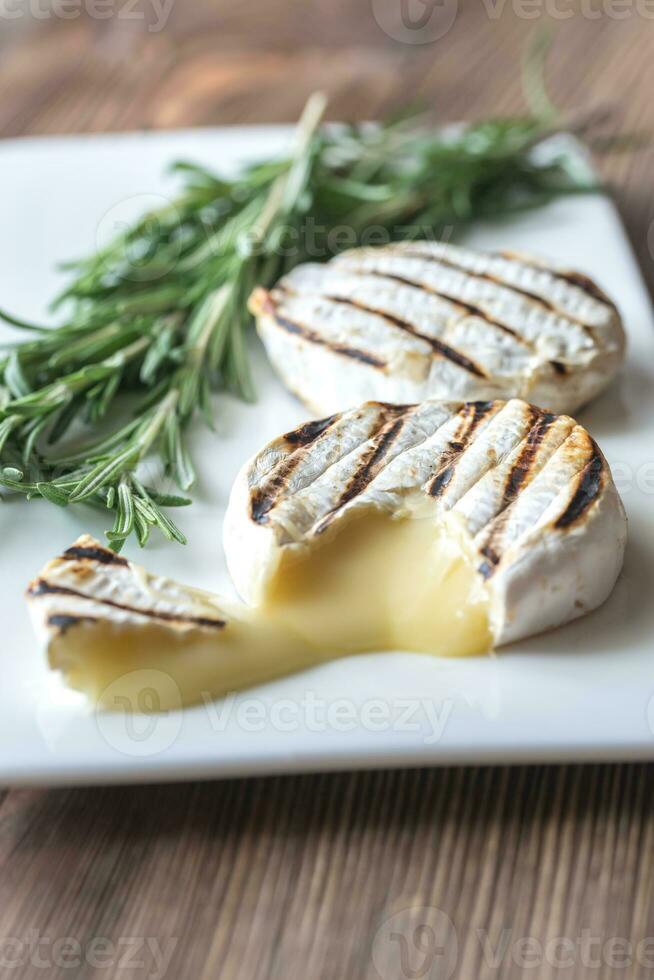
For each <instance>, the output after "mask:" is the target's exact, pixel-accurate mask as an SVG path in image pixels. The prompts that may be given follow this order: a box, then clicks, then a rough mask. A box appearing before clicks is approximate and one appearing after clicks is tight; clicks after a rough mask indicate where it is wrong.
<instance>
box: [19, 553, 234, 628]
mask: <svg viewBox="0 0 654 980" xmlns="http://www.w3.org/2000/svg"><path fill="white" fill-rule="evenodd" d="M27 598H28V602H29V605H30V609H31V611H32V614H33V617H32V618H33V621H34V625H35V626H36V628H37V630H38V632H39V633H40V634H41V636H42V639H44V640H45V641H46V642H47V643H49V642H50V641H51V640H52V639H53V638H56V637H58V636H62V635H63V634H65V633H66V631H67V630H69V629H72V628H73V627H76V626H79V625H84V624H87V625H91V624H93V623H97V622H103V621H105V620H106V619H107V618H110V619H111V620H112V622H113V623H115V624H116V625H118V626H147V625H160V626H165V627H166V629H168V630H170V631H172V632H174V633H177V634H180V635H183V634H184V633H187V632H189V631H191V630H201V631H208V632H211V633H215V632H216V631H217V630H222V629H224V627H225V626H226V625H227V620H226V618H225V616H224V615H223V614H222V612H221V611H220V610H219V609H218V608H217V606H216V605H215V600H214V598H213V597H212V596H210V595H209V594H207V593H203V592H200V591H198V590H196V589H190V588H188V587H186V586H182V585H179V584H178V583H176V582H173V581H171V580H170V579H167V578H163V577H161V576H156V575H150V574H148V573H147V572H145V571H144V570H143V569H141V568H140V567H139V566H138V565H133V564H132V563H131V562H129V561H127V559H126V558H122V557H121V556H120V555H118V554H116V553H115V552H114V551H110V550H109V549H108V548H104V547H103V546H102V545H101V544H99V543H98V542H97V541H96V540H95V539H94V538H92V537H90V535H88V534H85V535H82V536H81V537H80V538H78V539H77V541H75V543H74V544H73V545H72V546H71V547H70V548H67V549H66V551H64V553H63V554H62V555H60V556H59V557H58V558H54V559H53V560H52V561H50V562H48V564H47V565H46V566H45V567H44V568H43V570H42V571H41V573H40V575H39V576H38V577H37V578H36V579H34V581H33V582H31V583H30V585H29V587H28V589H27Z"/></svg>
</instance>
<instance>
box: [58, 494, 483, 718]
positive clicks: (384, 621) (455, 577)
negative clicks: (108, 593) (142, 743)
mask: <svg viewBox="0 0 654 980" xmlns="http://www.w3.org/2000/svg"><path fill="white" fill-rule="evenodd" d="M189 596H192V593H189ZM489 605H490V602H489V598H488V596H487V594H486V590H485V588H484V585H483V582H482V580H481V578H480V576H479V575H478V574H477V572H476V570H475V567H474V565H473V562H472V560H471V559H470V558H469V557H468V555H467V551H466V546H465V541H464V540H463V538H462V536H461V535H459V534H457V533H456V525H451V526H449V527H448V528H447V529H446V527H445V526H444V525H436V524H435V523H434V520H433V516H432V517H431V519H430V518H425V517H416V516H411V517H410V518H409V517H407V516H406V515H405V517H404V518H401V517H395V518H393V517H391V516H390V515H388V514H385V513H382V512H381V511H378V510H375V509H370V508H368V509H365V510H362V511H359V512H358V513H355V514H354V516H352V515H350V516H349V517H348V518H347V519H345V520H342V521H340V522H338V524H336V525H335V526H334V527H333V528H330V529H328V530H327V531H325V533H324V534H322V535H318V536H317V537H314V538H313V539H312V543H311V545H309V546H307V545H301V546H298V548H297V549H286V551H285V553H284V555H283V557H282V558H281V559H280V563H279V565H278V567H277V569H276V571H275V573H274V574H273V575H272V577H271V579H270V581H269V584H268V586H267V589H266V592H265V595H264V598H263V601H262V604H261V605H260V607H259V608H257V609H254V610H246V609H243V610H239V611H238V615H237V616H236V617H235V618H234V617H231V618H229V620H228V622H227V623H226V625H225V626H224V627H222V628H220V629H212V630H207V629H201V628H189V629H186V630H183V631H180V630H173V629H171V628H170V626H168V625H167V624H166V623H162V622H152V623H139V624H136V623H134V622H114V621H112V619H111V617H110V616H107V617H106V618H103V619H96V620H94V621H92V622H83V621H80V622H79V623H78V624H77V625H76V626H75V627H74V628H71V629H67V630H64V631H63V632H62V633H60V634H59V635H58V636H57V637H55V638H53V640H52V641H51V644H50V650H49V653H50V662H51V665H52V666H53V667H55V668H56V669H59V670H61V671H62V672H63V673H64V675H65V678H66V681H67V683H68V684H69V685H70V686H72V687H74V688H76V689H78V690H81V691H83V692H84V693H85V694H86V695H87V696H88V697H89V698H90V699H91V700H92V702H93V703H99V704H101V705H102V706H103V707H104V708H108V709H110V710H121V711H124V710H125V709H128V710H129V709H131V710H138V711H153V710H168V709H171V708H176V707H179V706H181V705H188V704H193V703H199V702H201V701H203V700H208V699H211V698H217V697H221V696H224V695H225V694H227V693H229V692H231V691H235V690H239V689H243V688H247V687H252V686H254V685H256V684H260V683H263V682H266V681H269V680H272V679H274V678H276V677H280V676H282V675H284V674H289V673H292V672H295V671H298V670H302V669H304V668H306V667H310V666H314V665H316V664H319V663H322V662H325V661H327V660H332V659H335V658H337V657H340V656H345V655H348V654H352V653H359V652H365V651H376V650H400V651H401V650H406V651H420V652H426V653H433V654H439V655H443V656H464V655H468V654H475V653H482V652H486V651H487V650H489V649H490V647H491V645H492V641H491V634H490V629H489Z"/></svg>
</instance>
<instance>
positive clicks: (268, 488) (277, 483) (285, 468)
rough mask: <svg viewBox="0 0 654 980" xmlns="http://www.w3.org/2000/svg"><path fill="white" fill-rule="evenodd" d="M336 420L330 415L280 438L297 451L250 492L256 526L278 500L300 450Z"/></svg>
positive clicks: (335, 417)
mask: <svg viewBox="0 0 654 980" xmlns="http://www.w3.org/2000/svg"><path fill="white" fill-rule="evenodd" d="M337 418H338V416H337V415H330V416H329V418H326V419H318V420H317V421H315V422H305V424H304V425H301V426H300V427H299V428H297V429H294V430H293V431H292V432H287V433H286V434H285V435H284V436H282V438H283V440H284V442H286V443H288V444H289V445H290V446H296V447H297V449H295V450H294V451H293V452H292V453H290V454H289V455H288V456H286V457H285V459H282V460H281V461H280V462H279V463H278V464H277V466H276V468H275V470H274V472H273V475H272V476H271V477H270V478H269V479H268V480H267V481H266V482H265V483H264V484H263V485H262V486H260V487H256V488H255V489H254V490H252V491H251V496H250V514H251V516H252V520H253V521H256V523H257V524H265V523H266V521H267V519H268V514H269V513H270V511H271V510H272V509H273V507H274V506H275V504H276V503H277V500H278V499H279V496H280V491H282V490H283V489H284V486H285V484H286V481H287V480H288V477H289V476H290V475H291V473H292V472H293V470H294V469H296V468H297V467H298V466H299V464H300V462H301V460H302V458H303V454H302V452H301V450H302V449H306V447H307V446H310V445H312V443H314V442H315V441H316V440H317V439H318V438H319V437H320V436H321V435H322V434H323V433H324V432H327V430H328V429H329V428H330V427H331V425H332V424H333V423H334V422H335V421H336V419H337Z"/></svg>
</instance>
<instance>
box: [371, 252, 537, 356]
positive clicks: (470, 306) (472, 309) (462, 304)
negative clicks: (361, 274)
mask: <svg viewBox="0 0 654 980" xmlns="http://www.w3.org/2000/svg"><path fill="white" fill-rule="evenodd" d="M369 271H371V272H373V273H374V274H375V275H378V276H381V277H382V278H384V279H392V280H394V281H395V282H401V283H402V284H403V285H404V286H414V287H415V288H416V289H423V290H424V291H425V292H426V293H432V294H433V295H434V296H439V297H440V298H441V299H444V300H446V301H447V302H448V303H451V304H452V306H456V307H458V308H459V309H461V310H465V311H466V313H469V314H470V315H471V316H476V317H478V318H479V319H480V320H483V321H484V322H485V323H488V324H489V326H491V327H496V328H497V329H498V330H501V331H502V332H503V333H506V334H508V335H509V336H510V337H513V339H514V340H517V341H518V343H520V344H523V345H524V346H525V347H529V348H530V349H531V348H533V344H531V343H530V342H529V341H528V340H527V339H526V337H521V336H520V334H519V333H517V332H516V331H515V330H514V329H513V328H512V327H509V326H507V324H506V323H502V321H501V320H496V319H494V317H492V316H489V315H488V314H487V313H485V312H484V310H482V309H481V307H480V306H476V305H475V304H474V303H468V302H466V301H464V300H462V299H457V298H456V297H454V296H450V295H449V293H445V292H443V290H442V289H436V287H435V286H428V285H426V283H424V282H421V281H420V280H417V279H409V278H407V277H406V276H400V275H396V274H395V273H394V272H380V271H379V270H377V269H371V270H369Z"/></svg>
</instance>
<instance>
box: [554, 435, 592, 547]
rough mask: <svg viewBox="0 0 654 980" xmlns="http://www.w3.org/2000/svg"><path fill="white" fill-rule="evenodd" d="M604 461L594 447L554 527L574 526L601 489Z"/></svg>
mask: <svg viewBox="0 0 654 980" xmlns="http://www.w3.org/2000/svg"><path fill="white" fill-rule="evenodd" d="M603 473H604V461H603V460H602V457H601V456H600V454H599V450H598V449H597V447H594V453H593V456H592V458H591V459H590V460H589V461H588V462H587V463H586V465H585V466H584V468H583V470H582V471H581V474H580V476H579V483H578V485H577V489H576V491H575V493H574V494H573V497H572V500H571V501H570V503H569V504H568V506H567V507H566V509H565V510H564V511H563V513H562V514H561V516H560V517H559V518H558V520H557V521H556V523H555V524H554V527H556V528H566V527H570V525H571V524H574V523H575V522H576V521H578V520H579V518H580V517H581V516H582V515H583V514H584V512H585V511H587V510H588V508H589V507H590V506H591V504H592V503H593V501H594V500H595V499H596V497H597V496H598V494H599V492H600V490H601V488H602V482H603V481H602V477H603Z"/></svg>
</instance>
